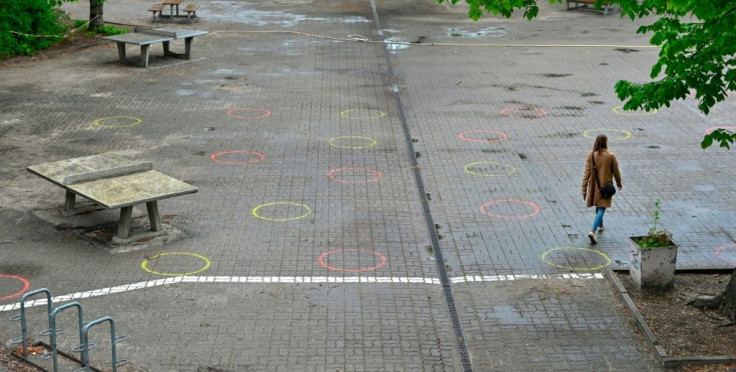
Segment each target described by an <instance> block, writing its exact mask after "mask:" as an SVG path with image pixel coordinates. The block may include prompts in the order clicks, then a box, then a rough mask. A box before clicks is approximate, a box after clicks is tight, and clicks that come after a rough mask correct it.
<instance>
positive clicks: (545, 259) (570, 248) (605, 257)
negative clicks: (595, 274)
mask: <svg viewBox="0 0 736 372" xmlns="http://www.w3.org/2000/svg"><path fill="white" fill-rule="evenodd" d="M555 251H586V252H593V253H595V254H598V255H600V256H601V257H603V258H604V259H605V260H606V263H605V264H603V265H600V266H595V267H570V266H563V265H558V264H555V263H552V262H549V261H548V260H547V256H548V255H549V254H550V253H552V252H555ZM542 261H544V262H545V263H547V265H550V266H554V267H558V268H560V269H567V270H578V271H594V270H600V269H602V268H604V267H606V266H608V265H610V264H611V259H610V258H609V257H608V256H607V255H606V254H605V253H603V252H601V251H596V250H594V249H590V248H580V247H558V248H552V249H550V250H548V251H547V252H544V253H543V254H542Z"/></svg>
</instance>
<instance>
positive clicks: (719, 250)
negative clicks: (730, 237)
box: [716, 244, 736, 266]
mask: <svg viewBox="0 0 736 372" xmlns="http://www.w3.org/2000/svg"><path fill="white" fill-rule="evenodd" d="M729 248H736V244H726V245H722V246H720V247H718V248H716V257H718V258H719V259H720V260H721V261H723V262H727V263H729V264H731V265H734V266H736V261H732V260H729V259H728V258H724V257H723V255H722V253H723V251H724V250H726V249H729Z"/></svg>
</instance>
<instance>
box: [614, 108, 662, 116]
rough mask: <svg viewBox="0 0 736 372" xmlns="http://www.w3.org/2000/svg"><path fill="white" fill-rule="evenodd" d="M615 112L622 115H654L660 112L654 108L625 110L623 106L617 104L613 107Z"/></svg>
mask: <svg viewBox="0 0 736 372" xmlns="http://www.w3.org/2000/svg"><path fill="white" fill-rule="evenodd" d="M613 112H615V113H617V114H621V115H631V116H643V115H654V114H656V113H658V112H659V110H657V109H652V110H651V111H624V107H623V106H616V107H614V108H613Z"/></svg>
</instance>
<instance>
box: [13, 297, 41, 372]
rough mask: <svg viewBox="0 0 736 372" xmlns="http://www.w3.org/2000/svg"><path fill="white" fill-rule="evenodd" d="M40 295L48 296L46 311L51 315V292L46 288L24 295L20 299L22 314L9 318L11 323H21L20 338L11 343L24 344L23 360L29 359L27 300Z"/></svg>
mask: <svg viewBox="0 0 736 372" xmlns="http://www.w3.org/2000/svg"><path fill="white" fill-rule="evenodd" d="M40 293H45V294H46V310H47V311H48V315H49V316H50V315H51V311H52V307H51V291H49V290H48V289H46V288H41V289H37V290H35V291H30V292H28V293H26V294H24V295H23V297H21V298H20V314H18V315H13V316H11V317H10V318H9V320H10V321H14V322H17V321H20V332H21V335H20V337H16V338H14V339H12V340H10V342H12V343H13V344H23V358H26V359H27V358H28V323H27V319H26V299H28V297H31V296H35V295H37V294H40Z"/></svg>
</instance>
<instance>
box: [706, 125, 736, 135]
mask: <svg viewBox="0 0 736 372" xmlns="http://www.w3.org/2000/svg"><path fill="white" fill-rule="evenodd" d="M716 129H725V130H727V131H729V132H733V131H734V129H736V127H710V128H708V129H706V130H705V134H710V133H711V132H712V131H714V130H716Z"/></svg>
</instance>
